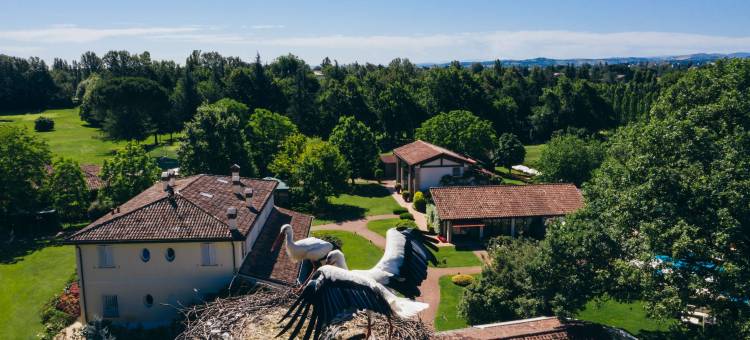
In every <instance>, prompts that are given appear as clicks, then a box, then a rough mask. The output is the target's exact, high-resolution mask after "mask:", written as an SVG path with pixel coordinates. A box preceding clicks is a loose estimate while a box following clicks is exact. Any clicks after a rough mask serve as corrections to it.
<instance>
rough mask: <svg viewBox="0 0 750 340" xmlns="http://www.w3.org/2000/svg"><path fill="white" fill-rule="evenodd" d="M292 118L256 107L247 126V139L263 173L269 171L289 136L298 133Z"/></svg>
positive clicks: (256, 162)
mask: <svg viewBox="0 0 750 340" xmlns="http://www.w3.org/2000/svg"><path fill="white" fill-rule="evenodd" d="M298 132H299V131H298V129H297V126H296V125H294V123H292V120H291V119H289V118H288V117H285V116H282V115H281V114H278V113H275V112H271V111H269V110H266V109H255V112H253V114H252V115H250V121H249V123H248V126H247V139H248V142H249V143H250V144H251V145H252V147H253V150H254V151H255V164H256V165H257V167H258V170H259V172H260V174H261V175H265V174H267V173H268V166H269V164H271V162H272V161H273V158H274V155H276V153H277V152H279V149H280V148H281V144H282V143H283V142H284V141H285V140H286V139H287V137H289V136H291V135H293V134H296V133H298Z"/></svg>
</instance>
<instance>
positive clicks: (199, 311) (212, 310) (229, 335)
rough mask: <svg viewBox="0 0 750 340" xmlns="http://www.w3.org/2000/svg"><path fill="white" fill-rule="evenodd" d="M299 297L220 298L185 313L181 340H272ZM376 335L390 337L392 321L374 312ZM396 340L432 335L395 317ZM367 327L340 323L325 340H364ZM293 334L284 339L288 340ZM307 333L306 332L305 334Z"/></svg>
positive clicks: (360, 318) (362, 319) (281, 292)
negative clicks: (358, 339)
mask: <svg viewBox="0 0 750 340" xmlns="http://www.w3.org/2000/svg"><path fill="white" fill-rule="evenodd" d="M295 299H296V295H295V294H294V293H292V291H291V290H290V289H277V288H265V287H263V288H259V289H257V290H256V291H255V292H252V293H248V294H247V295H241V296H235V297H229V298H220V299H217V300H214V301H213V302H211V303H207V304H203V305H196V306H193V307H190V308H187V309H184V310H183V314H184V317H183V325H184V327H185V330H184V331H183V332H182V333H181V334H180V335H179V336H178V337H177V338H178V339H242V340H244V339H262V340H269V339H272V338H273V337H275V336H276V335H277V334H278V333H279V331H281V325H280V324H279V323H278V321H279V320H281V317H282V316H283V315H284V313H286V311H287V310H288V309H289V306H291V304H292V302H294V300H295ZM370 315H371V322H372V336H373V338H375V339H387V338H388V328H389V327H388V320H387V319H386V318H385V317H384V316H382V315H379V314H375V313H372V314H370ZM392 324H393V334H392V337H391V338H392V339H429V338H430V336H431V335H432V332H431V331H430V330H429V328H427V327H426V326H425V325H424V324H423V323H422V321H421V320H406V319H401V318H399V317H397V316H394V317H393V318H392ZM366 328H367V314H366V313H364V312H360V313H357V314H356V315H355V316H353V317H351V318H349V319H346V320H340V321H338V322H336V323H335V324H333V325H331V326H330V327H329V328H328V330H326V332H325V333H324V334H323V338H324V339H352V338H355V339H356V338H363V337H364V334H365V332H366ZM288 334H289V333H286V334H284V335H283V336H282V337H281V338H282V339H286V338H287V337H288V336H289V335H288ZM301 334H304V329H303V331H302V332H301Z"/></svg>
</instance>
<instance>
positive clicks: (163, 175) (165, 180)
mask: <svg viewBox="0 0 750 340" xmlns="http://www.w3.org/2000/svg"><path fill="white" fill-rule="evenodd" d="M170 177H171V176H170V175H169V172H167V171H164V172H162V173H161V183H162V184H163V186H164V191H169V182H170Z"/></svg>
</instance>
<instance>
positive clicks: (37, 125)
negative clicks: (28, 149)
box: [34, 116, 55, 132]
mask: <svg viewBox="0 0 750 340" xmlns="http://www.w3.org/2000/svg"><path fill="white" fill-rule="evenodd" d="M53 129H55V121H54V120H52V118H47V117H44V116H39V118H37V119H36V120H34V130H36V131H37V132H47V131H52V130H53Z"/></svg>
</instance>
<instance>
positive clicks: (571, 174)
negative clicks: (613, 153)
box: [539, 134, 604, 186]
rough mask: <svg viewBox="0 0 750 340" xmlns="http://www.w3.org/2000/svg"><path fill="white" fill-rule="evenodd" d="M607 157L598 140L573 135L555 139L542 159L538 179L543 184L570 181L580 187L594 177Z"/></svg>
mask: <svg viewBox="0 0 750 340" xmlns="http://www.w3.org/2000/svg"><path fill="white" fill-rule="evenodd" d="M603 158H604V147H603V146H602V144H601V143H600V142H599V141H596V140H593V139H584V138H581V137H578V136H575V135H572V134H564V135H559V136H556V137H553V138H552V139H551V140H550V141H549V143H547V145H545V146H544V148H543V149H542V153H541V156H540V157H539V170H540V171H541V173H542V174H541V175H540V176H539V179H540V180H541V181H544V182H568V183H574V184H575V185H577V186H580V185H581V184H583V182H586V181H588V180H589V178H591V174H592V172H593V171H594V169H596V168H598V167H599V165H600V164H601V163H602V160H603Z"/></svg>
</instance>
